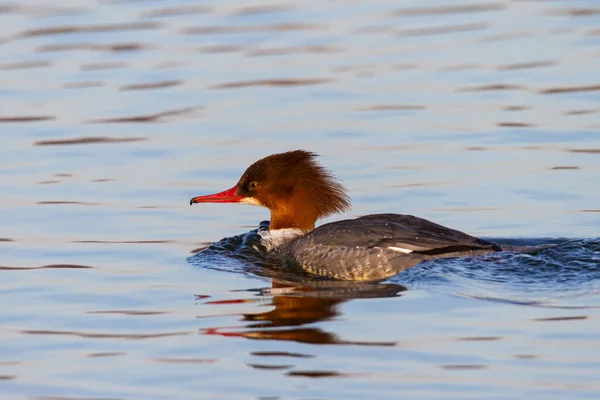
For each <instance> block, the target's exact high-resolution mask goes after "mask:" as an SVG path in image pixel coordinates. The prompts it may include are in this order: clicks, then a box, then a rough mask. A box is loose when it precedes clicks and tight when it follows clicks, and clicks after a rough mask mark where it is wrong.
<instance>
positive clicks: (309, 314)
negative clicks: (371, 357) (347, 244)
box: [203, 281, 406, 346]
mask: <svg viewBox="0 0 600 400" xmlns="http://www.w3.org/2000/svg"><path fill="white" fill-rule="evenodd" d="M322 283H324V285H321V286H319V287H318V288H315V287H310V286H297V285H290V284H287V283H278V282H277V281H273V283H272V288H270V289H267V290H265V289H260V290H259V292H260V295H261V296H264V295H265V294H266V295H267V296H271V298H272V302H271V303H270V304H269V306H273V307H274V309H272V310H270V311H267V312H262V313H258V314H243V321H245V322H246V323H245V324H244V325H243V326H240V327H238V328H237V329H235V328H233V327H225V328H219V327H211V328H205V329H204V330H203V333H204V334H206V335H222V336H226V337H244V338H246V339H266V340H291V341H295V342H300V343H311V344H348V345H360V346H393V345H394V343H390V342H357V341H344V340H342V339H341V338H339V337H337V336H336V335H334V334H332V333H329V332H325V331H323V330H322V329H320V328H314V327H305V325H307V324H313V323H315V322H319V321H326V320H330V319H333V318H335V317H338V316H339V312H338V311H337V306H338V305H339V304H340V303H342V302H344V301H347V300H348V299H349V298H375V297H393V296H397V295H398V293H399V292H402V291H404V290H406V288H404V287H403V286H401V285H395V284H372V285H369V284H356V285H342V283H341V282H322ZM349 296H351V297H349ZM233 302H235V300H233ZM208 303H209V304H220V302H214V301H211V302H208ZM230 303H231V301H227V304H230Z"/></svg>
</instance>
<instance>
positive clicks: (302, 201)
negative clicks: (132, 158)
mask: <svg viewBox="0 0 600 400" xmlns="http://www.w3.org/2000/svg"><path fill="white" fill-rule="evenodd" d="M317 157H318V155H317V154H315V153H312V152H309V151H305V150H293V151H288V152H285V153H279V154H272V155H270V156H267V157H265V158H262V159H260V160H258V161H256V162H255V163H253V164H252V165H250V166H249V167H248V169H246V171H245V172H244V173H243V174H242V176H241V178H240V179H239V180H238V182H237V183H236V185H235V186H233V187H232V188H231V189H228V190H225V191H223V192H220V193H215V194H210V195H204V196H197V197H194V198H192V199H191V200H190V205H191V204H194V203H242V204H251V205H256V206H262V207H267V208H268V209H269V211H270V213H271V219H270V224H269V228H268V230H263V231H259V232H258V233H259V234H260V235H261V244H262V245H263V246H265V248H266V249H267V250H268V251H269V252H272V253H274V254H277V255H278V256H279V257H280V258H281V259H282V260H283V261H284V262H285V263H286V265H290V266H293V267H297V268H300V269H301V270H303V271H305V272H307V273H309V274H314V275H318V276H321V277H326V278H331V279H339V280H351V281H379V280H383V279H386V278H388V277H390V276H393V275H395V274H397V273H398V272H400V271H402V270H405V269H407V268H410V267H412V266H415V265H417V264H419V263H420V262H422V261H425V260H430V259H433V258H447V257H464V256H475V255H482V254H486V253H492V252H498V251H503V250H515V249H516V247H515V246H505V245H502V246H501V245H499V244H496V243H493V242H489V241H486V240H482V239H478V238H476V237H473V236H470V235H468V234H466V233H463V232H460V231H457V230H455V229H451V228H447V227H445V226H442V225H438V224H436V223H434V222H431V221H428V220H426V219H423V218H419V217H415V216H412V215H403V214H371V215H365V216H362V217H360V218H355V219H346V220H342V221H336V222H331V223H327V224H324V225H321V226H319V227H315V224H316V222H317V220H318V219H320V218H323V217H326V216H329V215H331V214H335V213H339V212H344V211H347V210H349V209H350V198H349V196H348V194H347V191H346V189H345V187H344V186H343V185H342V183H341V182H340V181H339V180H337V179H336V178H335V177H334V176H333V175H332V173H331V172H329V171H328V170H326V169H325V168H324V167H323V166H322V165H321V164H319V163H318V162H317Z"/></svg>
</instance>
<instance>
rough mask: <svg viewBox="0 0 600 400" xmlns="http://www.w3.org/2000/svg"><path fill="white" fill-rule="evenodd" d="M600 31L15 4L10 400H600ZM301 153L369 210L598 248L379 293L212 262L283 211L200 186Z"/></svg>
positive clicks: (496, 263)
mask: <svg viewBox="0 0 600 400" xmlns="http://www.w3.org/2000/svg"><path fill="white" fill-rule="evenodd" d="M599 38H600V12H599V9H598V5H597V4H596V2H594V1H591V0H574V1H566V0H557V1H551V2H550V1H470V2H469V1H466V0H465V1H455V0H448V1H444V2H439V1H433V0H431V1H416V0H406V1H403V2H392V1H371V2H362V3H361V2H352V1H342V2H318V1H312V0H310V1H306V2H296V3H293V4H292V3H289V2H281V3H277V4H267V3H261V2H249V1H241V0H239V1H238V0H234V1H230V2H212V3H211V4H195V3H192V2H184V1H171V2H155V1H120V0H115V1H113V0H110V1H94V0H83V1H63V2H60V4H50V3H49V2H40V1H30V0H23V1H19V2H12V3H10V2H9V3H3V4H0V46H1V48H0V54H1V57H0V126H1V127H2V133H3V134H2V135H0V160H1V162H0V189H1V190H2V193H3V195H2V196H1V197H0V220H1V221H2V224H1V227H0V254H1V257H2V258H1V259H0V275H1V276H0V282H1V283H0V301H1V302H2V304H4V307H3V311H2V313H0V326H1V327H2V329H0V339H1V340H0V393H2V394H3V395H4V397H7V398H15V399H19V398H23V399H25V398H28V399H29V398H36V399H38V398H39V399H42V398H69V399H72V398H86V399H90V398H111V399H133V398H144V399H165V398H177V399H187V398H207V399H212V398H227V399H248V398H254V399H275V398H277V399H291V398H294V399H296V398H298V399H299V398H302V399H307V398H311V399H317V398H318V399H338V398H344V399H359V398H360V399H365V398H377V399H396V398H398V394H399V393H402V396H404V397H407V398H440V397H444V398H456V399H464V398H469V397H471V398H480V397H485V396H490V393H494V395H495V396H496V397H498V398H545V399H564V398H569V399H584V398H596V397H598V393H600V386H599V383H598V374H599V372H600V366H599V364H598V360H597V349H598V348H599V347H600V337H599V335H598V332H599V331H600V329H599V325H598V321H599V316H600V314H599V312H598V310H599V308H598V307H599V305H600V303H599V300H600V298H599V297H598V293H599V287H598V282H599V277H598V273H599V272H598V271H599V264H600V260H599V259H598V251H599V249H598V239H595V238H597V237H598V232H599V227H600V218H599V214H598V212H599V207H598V198H600V185H598V184H597V181H598V179H597V176H598V174H599V172H600V163H599V158H598V157H599V154H600V137H599V136H598V129H600V122H599V118H598V116H599V112H600V108H599V107H598V94H599V93H600V86H599V84H600V81H599V80H598V73H597V71H599V70H600V53H599V52H598V50H597V48H598V40H599ZM294 148H304V149H308V150H312V151H314V152H316V153H319V154H322V155H323V162H324V164H326V165H327V166H328V167H329V168H331V169H332V170H333V171H335V172H336V175H339V176H340V178H341V179H343V180H344V182H345V183H346V184H347V186H348V188H349V189H350V192H351V194H352V197H353V204H354V209H353V210H352V212H350V213H349V214H348V215H347V216H346V217H356V216H359V215H365V214H369V213H380V212H397V213H406V214H415V215H419V216H423V217H425V218H428V219H431V220H434V221H436V222H439V223H442V224H443V225H446V226H451V227H453V228H457V229H460V230H462V231H466V232H469V233H471V234H474V235H477V236H485V237H499V238H539V237H551V238H557V237H567V238H591V239H584V240H575V241H572V242H569V243H568V244H567V245H565V246H563V247H562V248H558V249H555V250H553V251H549V252H546V253H544V254H541V255H535V256H526V255H516V254H504V255H503V256H501V257H496V258H493V257H492V258H489V257H488V258H485V257H484V258H477V259H462V260H446V261H441V260H438V261H435V262H431V263H424V264H421V265H419V266H417V267H415V268H412V269H410V270H407V271H405V272H404V273H402V274H399V275H398V276H396V277H394V278H393V279H391V280H390V281H388V282H385V284H379V285H363V284H360V285H358V284H351V285H348V284H344V283H335V282H327V281H314V280H312V279H310V278H309V277H308V278H307V277H306V276H304V277H299V276H297V275H294V274H289V273H286V271H282V270H281V269H276V268H270V267H267V268H265V267H264V263H262V262H254V263H253V262H250V261H251V260H249V259H248V258H242V259H241V260H239V259H237V260H236V259H233V258H232V257H229V256H228V254H226V253H218V252H217V253H215V254H213V256H212V258H211V259H210V260H208V259H204V260H201V259H198V258H197V257H198V256H197V255H192V256H191V258H190V260H191V261H193V260H196V261H198V262H197V263H195V265H196V266H199V267H201V268H197V267H194V266H190V264H189V263H188V262H186V260H185V258H186V256H189V250H190V249H197V248H205V247H206V246H207V245H209V244H210V243H212V242H214V241H215V240H218V239H220V238H222V237H230V236H232V235H235V234H239V233H240V232H246V231H248V230H249V229H251V228H248V226H252V227H254V226H255V224H256V222H257V221H260V220H261V219H264V218H265V217H266V213H265V212H264V211H263V210H260V209H258V208H250V207H247V208H244V207H235V206H231V207H228V206H223V205H216V206H214V207H211V206H206V207H204V208H202V209H190V208H189V206H187V199H189V198H190V197H191V196H192V195H195V194H197V193H198V192H199V190H200V191H202V192H207V193H208V192H212V191H214V190H212V189H215V190H216V189H219V188H223V187H230V186H227V185H231V184H232V183H233V181H235V179H237V178H238V176H239V175H240V173H241V172H243V169H244V167H245V166H246V165H248V164H249V163H250V162H252V161H254V160H256V159H259V158H261V157H263V156H265V155H268V154H272V153H277V152H281V151H285V150H290V149H294ZM510 240H511V241H513V239H510ZM514 240H517V239H514ZM523 240H525V241H531V240H532V239H523ZM229 255H231V254H229ZM194 295H197V296H196V297H194ZM248 339H252V340H248ZM317 344H318V346H317ZM334 344H335V345H334ZM265 382H268V384H265ZM0 397H2V396H0Z"/></svg>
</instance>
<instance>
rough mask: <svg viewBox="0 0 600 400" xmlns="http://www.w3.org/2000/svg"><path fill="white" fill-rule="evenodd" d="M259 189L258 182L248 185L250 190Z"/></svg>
mask: <svg viewBox="0 0 600 400" xmlns="http://www.w3.org/2000/svg"><path fill="white" fill-rule="evenodd" d="M257 187H258V182H256V181H252V182H250V183H249V184H248V189H250V190H254V189H256V188H257Z"/></svg>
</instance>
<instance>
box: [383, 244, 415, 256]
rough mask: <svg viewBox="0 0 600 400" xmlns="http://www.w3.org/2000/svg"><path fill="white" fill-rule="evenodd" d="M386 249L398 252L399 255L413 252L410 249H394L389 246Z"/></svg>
mask: <svg viewBox="0 0 600 400" xmlns="http://www.w3.org/2000/svg"><path fill="white" fill-rule="evenodd" d="M388 249H390V250H394V251H399V252H400V253H404V254H409V253H412V252H413V251H412V250H410V249H403V248H402V247H394V246H390V247H388Z"/></svg>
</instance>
